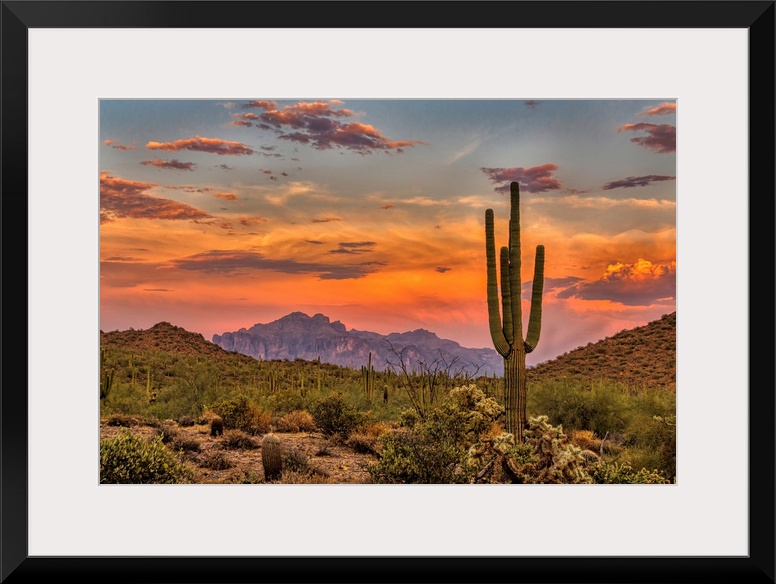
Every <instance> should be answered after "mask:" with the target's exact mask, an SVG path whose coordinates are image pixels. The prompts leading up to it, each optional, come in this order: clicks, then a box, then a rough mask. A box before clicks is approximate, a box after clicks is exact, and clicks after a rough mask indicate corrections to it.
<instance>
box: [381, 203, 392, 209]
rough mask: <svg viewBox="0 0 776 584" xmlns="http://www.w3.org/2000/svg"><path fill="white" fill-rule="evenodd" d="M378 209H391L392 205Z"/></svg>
mask: <svg viewBox="0 0 776 584" xmlns="http://www.w3.org/2000/svg"><path fill="white" fill-rule="evenodd" d="M380 208H381V209H393V205H391V204H388V205H383V206H382V207H380Z"/></svg>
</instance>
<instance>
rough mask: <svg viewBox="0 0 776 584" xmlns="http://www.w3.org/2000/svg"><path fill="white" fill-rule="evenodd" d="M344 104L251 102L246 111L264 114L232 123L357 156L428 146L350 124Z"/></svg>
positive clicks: (240, 117)
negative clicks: (340, 107)
mask: <svg viewBox="0 0 776 584" xmlns="http://www.w3.org/2000/svg"><path fill="white" fill-rule="evenodd" d="M341 103H342V102H340V101H337V100H331V101H316V102H299V103H295V104H292V105H287V106H284V107H283V108H282V109H277V104H276V103H275V102H273V101H251V102H248V103H246V104H244V105H243V108H249V109H258V110H261V113H259V114H255V113H247V114H234V118H235V119H234V121H233V122H232V123H233V124H239V125H253V126H256V127H259V128H263V129H267V130H272V131H273V132H275V133H276V134H277V136H278V138H280V139H281V140H288V141H290V142H296V143H299V144H307V145H309V146H311V147H313V148H315V149H317V150H329V149H332V148H342V149H345V150H350V151H352V152H356V153H358V154H371V153H372V152H375V151H384V152H389V151H393V152H394V153H396V154H400V153H402V152H403V149H404V148H408V147H410V148H411V147H414V146H416V145H419V144H425V142H422V141H420V140H402V141H396V140H390V139H388V138H386V137H385V136H383V135H382V133H381V132H380V130H378V129H377V128H375V127H374V126H371V125H369V124H362V123H359V122H355V121H350V120H349V118H353V117H356V115H357V114H355V113H354V112H353V111H351V110H349V109H337V108H336V107H334V106H338V105H339V104H341Z"/></svg>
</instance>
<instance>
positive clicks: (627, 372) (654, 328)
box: [100, 312, 677, 389]
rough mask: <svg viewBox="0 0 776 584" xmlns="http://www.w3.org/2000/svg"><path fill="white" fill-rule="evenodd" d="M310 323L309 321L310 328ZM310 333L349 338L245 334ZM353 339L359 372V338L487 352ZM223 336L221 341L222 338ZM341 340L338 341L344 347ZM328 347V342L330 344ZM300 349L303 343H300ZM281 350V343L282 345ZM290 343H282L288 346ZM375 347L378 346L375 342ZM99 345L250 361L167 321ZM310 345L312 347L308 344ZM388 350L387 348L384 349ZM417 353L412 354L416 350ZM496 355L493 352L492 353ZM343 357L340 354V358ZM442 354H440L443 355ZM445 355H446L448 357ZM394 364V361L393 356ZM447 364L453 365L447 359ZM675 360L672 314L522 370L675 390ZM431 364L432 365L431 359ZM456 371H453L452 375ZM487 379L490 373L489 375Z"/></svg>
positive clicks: (300, 322) (321, 319)
mask: <svg viewBox="0 0 776 584" xmlns="http://www.w3.org/2000/svg"><path fill="white" fill-rule="evenodd" d="M310 321H313V322H312V323H311V322H310ZM313 323H314V327H313V328H314V329H315V328H321V329H324V330H325V329H326V328H328V329H330V332H329V335H330V336H332V337H334V336H339V337H342V338H345V341H347V339H348V338H349V335H348V334H347V333H348V331H347V330H346V328H345V326H344V325H343V324H342V323H338V322H334V323H332V322H330V321H329V319H328V318H326V317H325V316H323V315H315V316H313V317H309V316H307V315H304V314H302V313H295V315H294V314H292V315H288V316H286V317H283V318H281V319H279V320H277V321H275V322H274V323H269V324H265V325H255V327H251V329H250V330H253V329H254V328H256V327H258V328H257V329H256V330H257V331H259V332H261V331H263V330H264V331H266V330H267V328H269V330H270V331H272V329H275V333H274V339H275V342H276V343H280V342H281V341H280V339H282V337H284V336H285V335H284V334H283V333H282V332H281V331H283V330H284V329H285V330H287V331H288V330H290V331H292V332H293V334H291V335H289V337H296V338H299V337H300V336H303V337H304V336H305V335H304V333H305V330H307V327H306V324H313ZM350 332H351V333H354V334H353V337H354V338H355V339H356V340H353V339H351V340H353V347H358V348H359V349H358V351H360V352H357V353H356V354H355V356H354V355H353V354H351V355H350V359H352V361H351V364H350V365H348V367H351V368H355V369H360V368H361V366H363V365H365V364H366V363H367V360H368V358H369V349H368V348H366V347H367V346H368V345H362V344H361V342H360V341H358V337H359V336H360V335H363V336H365V337H366V338H367V339H368V338H370V336H371V338H373V339H374V338H377V339H380V338H383V339H387V340H390V341H391V344H392V345H393V346H394V347H395V348H396V349H397V351H399V350H400V348H401V347H403V346H405V345H402V344H401V341H400V340H401V339H404V340H414V341H415V343H414V344H415V346H417V344H418V342H419V341H420V340H422V339H424V338H425V339H430V340H431V343H430V347H431V348H430V349H428V347H429V346H428V345H427V350H430V351H431V353H432V355H433V357H434V358H438V355H439V353H434V347H436V348H446V347H452V348H456V347H459V348H460V349H461V350H463V351H473V352H474V353H463V354H464V355H466V356H469V355H472V354H476V355H478V354H480V353H481V352H482V353H483V354H484V355H485V356H487V353H488V351H489V350H488V349H463V348H461V347H460V346H459V345H458V344H457V343H455V342H453V341H445V340H444V339H440V338H439V337H437V336H436V335H435V334H433V333H430V332H429V331H425V330H423V329H419V330H417V331H412V332H407V333H393V334H391V335H385V336H382V335H379V334H377V333H364V332H363V331H350ZM235 335H236V338H237V339H238V340H239V341H241V342H244V343H248V342H249V341H250V339H251V335H250V333H249V332H248V330H246V329H241V330H240V331H237V333H224V335H214V337H215V338H217V339H218V340H219V342H222V343H225V344H226V346H227V347H229V346H231V347H233V346H234V345H233V344H232V345H230V343H233V342H234V339H235ZM269 336H270V337H272V335H269ZM224 337H225V338H224ZM345 341H343V342H345ZM328 342H331V339H329V341H328ZM349 342H350V341H347V342H345V344H344V345H343V347H347V346H348V344H349ZM383 343H384V344H385V345H389V343H388V342H386V340H383ZM303 344H304V343H303ZM326 344H327V341H326V338H324V339H323V340H319V341H318V346H319V347H323V346H325V345H326ZM281 345H282V343H281ZM288 345H289V343H286V346H288ZM378 345H379V343H378ZM100 346H101V347H106V348H110V347H121V348H124V349H129V350H131V351H136V352H138V353H143V352H146V351H165V352H169V353H174V354H182V355H198V356H207V357H208V358H212V359H214V360H217V361H221V362H223V363H224V364H225V367H226V368H229V367H230V366H229V365H227V364H228V363H231V362H232V361H233V360H234V359H236V358H240V359H247V360H251V357H249V356H247V355H244V354H242V353H241V352H236V351H235V349H232V348H229V349H228V350H225V348H222V346H219V345H217V344H214V343H213V342H211V341H208V340H206V339H205V338H204V337H203V336H202V335H201V334H199V333H194V332H189V331H187V330H185V329H183V328H181V327H178V326H174V325H172V324H170V323H169V322H159V323H157V324H155V325H154V326H153V327H151V328H149V329H145V330H142V329H140V330H137V329H131V328H130V329H128V330H124V331H111V332H103V331H100ZM313 346H315V344H314V343H313ZM389 348H390V346H389ZM365 349H366V352H365V353H364V352H363V351H364V350H365ZM275 350H276V351H278V352H277V353H276V354H277V355H278V356H277V357H265V358H266V359H273V358H277V359H295V358H304V357H299V354H298V353H297V357H292V355H291V354H290V353H285V354H283V352H282V351H281V350H280V347H279V346H277V347H276V349H275ZM415 350H416V349H413V351H415ZM407 352H409V351H407ZM494 353H495V351H494ZM345 354H346V353H345V352H343V355H345ZM442 354H443V355H444V354H445V353H444V352H443V353H442ZM377 355H378V353H377V352H376V353H375V354H373V355H372V364H373V366H374V367H375V368H376V369H377V368H380V367H381V363H380V362H379V358H378V356H377ZM448 355H449V353H448ZM318 356H319V354H318V353H316V354H315V355H314V356H313V357H309V359H317V358H318ZM320 357H321V360H322V361H324V354H323V353H320ZM393 357H394V359H393V360H394V362H395V361H396V359H395V355H393ZM447 358H448V359H450V360H452V358H450V357H449V356H448V357H447ZM676 358H677V345H676V312H672V313H670V314H665V315H663V316H662V317H661V318H660V319H658V320H654V321H652V322H649V323H647V324H646V325H643V326H639V327H636V328H633V329H627V330H623V331H620V332H618V333H616V334H614V335H612V336H611V337H607V338H605V339H601V340H600V341H597V342H591V343H588V344H587V345H585V346H580V347H577V348H576V349H574V350H572V351H569V352H567V353H564V354H562V355H559V356H558V357H556V358H555V359H552V360H550V361H546V362H543V363H540V364H538V365H536V366H535V367H529V368H528V370H527V375H528V380H529V381H540V380H541V381H548V380H573V379H577V380H588V381H597V380H603V379H606V380H615V381H620V382H622V383H625V384H627V385H629V386H634V387H667V388H674V389H675V388H676ZM498 360H499V361H498V362H497V363H494V362H493V361H490V360H489V361H487V363H489V365H490V368H482V367H481V369H480V371H479V372H478V374H485V372H489V371H493V370H495V371H496V374H497V375H501V372H502V371H503V366H502V365H501V361H500V360H501V357H498ZM432 363H433V360H432ZM463 363H464V360H463V358H460V359H459V361H456V364H459V365H460V364H463ZM454 371H455V370H454ZM490 374H492V373H490Z"/></svg>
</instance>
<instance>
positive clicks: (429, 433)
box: [370, 384, 503, 484]
mask: <svg viewBox="0 0 776 584" xmlns="http://www.w3.org/2000/svg"><path fill="white" fill-rule="evenodd" d="M502 412H503V408H502V407H501V406H500V405H499V404H498V403H497V402H496V401H495V400H494V399H493V398H490V397H488V396H487V395H485V393H484V392H483V391H482V390H481V389H479V388H477V387H476V385H473V384H472V385H467V386H463V387H456V388H453V389H452V390H451V391H450V393H449V395H448V399H447V400H446V401H445V402H444V403H443V404H440V405H438V406H436V407H434V408H433V409H431V410H429V412H428V414H427V417H426V419H425V420H417V421H415V423H414V424H413V425H412V427H410V428H405V429H402V430H400V431H397V432H389V433H386V434H384V435H383V436H382V437H381V439H380V440H379V442H378V444H379V457H378V461H377V462H376V463H375V464H374V465H372V467H371V468H370V476H371V478H372V480H373V481H374V482H377V483H423V484H432V483H437V484H439V483H443V484H454V483H468V482H470V480H471V479H472V476H473V473H474V471H475V470H476V468H475V467H474V466H473V465H472V464H471V462H472V461H471V458H470V457H469V452H468V451H469V448H470V447H471V446H472V445H473V444H474V443H476V442H477V441H478V440H479V438H480V435H482V434H484V433H487V432H488V431H490V429H491V428H492V426H493V424H494V422H495V421H496V419H497V418H498V417H499V416H500V415H501V414H502Z"/></svg>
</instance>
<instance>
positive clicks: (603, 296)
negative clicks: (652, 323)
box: [558, 258, 676, 306]
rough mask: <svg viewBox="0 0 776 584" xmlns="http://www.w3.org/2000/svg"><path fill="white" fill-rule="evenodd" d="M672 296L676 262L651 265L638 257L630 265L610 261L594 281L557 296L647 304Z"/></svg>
mask: <svg viewBox="0 0 776 584" xmlns="http://www.w3.org/2000/svg"><path fill="white" fill-rule="evenodd" d="M675 297H676V262H675V261H672V262H671V263H670V264H653V263H652V262H650V261H649V260H645V259H643V258H639V259H638V260H637V261H636V262H635V263H633V264H623V263H621V262H617V263H614V264H610V265H609V266H608V267H607V268H606V271H605V272H604V273H603V274H602V275H601V277H600V278H599V279H598V280H596V281H594V282H578V283H575V284H573V285H572V286H570V287H569V288H567V289H566V290H563V291H562V292H560V293H559V294H558V298H579V299H582V300H610V301H612V302H618V303H621V304H625V305H627V306H649V305H651V304H654V303H655V302H657V301H661V300H665V299H673V298H675Z"/></svg>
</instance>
